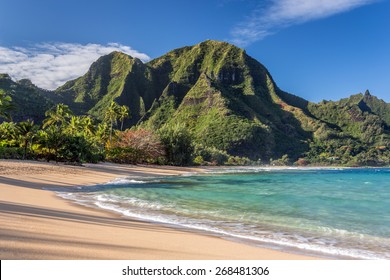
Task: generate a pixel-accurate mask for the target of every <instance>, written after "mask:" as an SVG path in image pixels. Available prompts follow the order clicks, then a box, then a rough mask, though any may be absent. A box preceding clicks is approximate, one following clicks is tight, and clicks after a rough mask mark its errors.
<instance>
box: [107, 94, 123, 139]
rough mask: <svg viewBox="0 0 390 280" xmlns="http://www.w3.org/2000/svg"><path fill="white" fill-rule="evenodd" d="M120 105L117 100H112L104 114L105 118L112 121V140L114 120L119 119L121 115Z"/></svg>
mask: <svg viewBox="0 0 390 280" xmlns="http://www.w3.org/2000/svg"><path fill="white" fill-rule="evenodd" d="M119 108H120V107H119V105H118V104H117V103H115V101H111V104H110V106H109V107H108V108H107V111H106V113H105V114H104V119H105V120H106V121H108V122H110V142H111V140H112V129H113V126H114V122H115V123H116V121H117V120H118V117H119Z"/></svg>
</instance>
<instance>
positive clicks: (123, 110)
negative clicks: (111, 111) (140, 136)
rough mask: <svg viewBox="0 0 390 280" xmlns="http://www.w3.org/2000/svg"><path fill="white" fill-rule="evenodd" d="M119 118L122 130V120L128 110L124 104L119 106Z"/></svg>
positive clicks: (126, 115) (127, 114)
mask: <svg viewBox="0 0 390 280" xmlns="http://www.w3.org/2000/svg"><path fill="white" fill-rule="evenodd" d="M118 113H119V120H120V121H121V130H123V121H124V120H125V119H126V118H127V117H128V116H129V113H130V110H129V107H127V106H126V105H122V106H120V107H119V112H118Z"/></svg>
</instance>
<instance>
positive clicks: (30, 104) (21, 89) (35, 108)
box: [0, 74, 55, 122]
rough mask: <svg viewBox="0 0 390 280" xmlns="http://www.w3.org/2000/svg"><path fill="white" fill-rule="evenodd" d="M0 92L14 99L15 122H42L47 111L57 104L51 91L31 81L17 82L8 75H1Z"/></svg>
mask: <svg viewBox="0 0 390 280" xmlns="http://www.w3.org/2000/svg"><path fill="white" fill-rule="evenodd" d="M0 90H1V91H3V92H5V93H6V94H7V95H9V96H11V98H12V101H13V104H14V105H15V109H14V110H12V112H11V116H12V119H13V120H14V121H23V120H27V119H33V120H35V122H40V121H42V120H43V119H44V117H45V111H46V110H48V109H49V108H50V107H51V106H53V105H54V102H55V100H54V99H55V97H54V96H53V98H51V97H50V96H52V94H51V92H50V91H46V90H43V89H40V88H38V87H36V86H35V85H33V84H32V83H31V81H30V80H26V79H24V80H20V81H18V82H15V81H13V80H12V79H11V77H10V76H9V75H7V74H0Z"/></svg>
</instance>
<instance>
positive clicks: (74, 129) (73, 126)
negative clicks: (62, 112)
mask: <svg viewBox="0 0 390 280" xmlns="http://www.w3.org/2000/svg"><path fill="white" fill-rule="evenodd" d="M82 128H83V125H82V122H81V117H79V116H72V117H71V118H70V120H69V123H68V125H67V127H66V131H67V132H69V133H70V134H72V135H75V134H77V133H78V132H80V131H82Z"/></svg>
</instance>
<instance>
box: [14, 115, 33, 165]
mask: <svg viewBox="0 0 390 280" xmlns="http://www.w3.org/2000/svg"><path fill="white" fill-rule="evenodd" d="M15 130H16V133H17V136H19V139H20V140H21V142H22V143H23V147H24V153H23V159H25V158H26V155H27V148H28V144H30V145H31V144H32V140H33V138H34V136H35V133H36V132H37V130H38V126H37V125H34V121H32V120H27V121H24V122H20V123H18V124H16V129H15Z"/></svg>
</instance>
